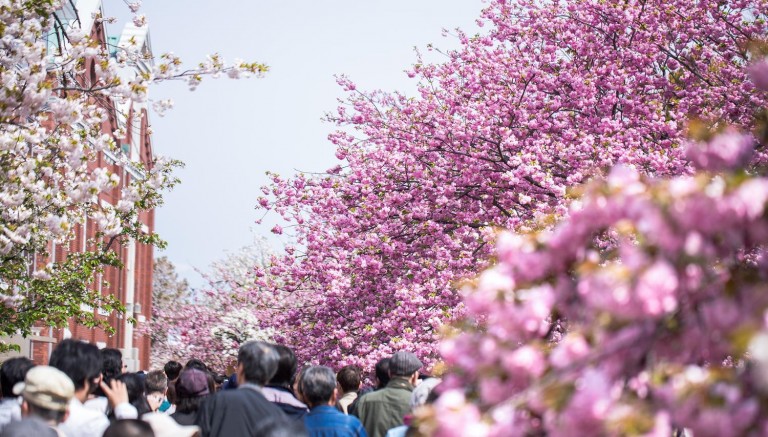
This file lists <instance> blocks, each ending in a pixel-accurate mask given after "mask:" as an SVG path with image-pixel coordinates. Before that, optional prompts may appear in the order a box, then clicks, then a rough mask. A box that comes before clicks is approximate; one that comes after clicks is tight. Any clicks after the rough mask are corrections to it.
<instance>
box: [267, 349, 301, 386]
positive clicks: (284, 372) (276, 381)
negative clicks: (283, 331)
mask: <svg viewBox="0 0 768 437" xmlns="http://www.w3.org/2000/svg"><path fill="white" fill-rule="evenodd" d="M272 347H273V348H274V349H275V351H277V354H278V355H279V356H280V359H279V360H278V362H277V372H275V376H273V377H272V379H270V380H269V385H276V386H280V387H286V388H287V387H290V385H291V378H293V375H294V374H295V373H296V366H297V363H296V355H295V354H294V353H293V350H292V349H291V348H289V347H288V346H285V345H282V344H273V345H272Z"/></svg>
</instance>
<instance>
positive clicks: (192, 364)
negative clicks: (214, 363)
mask: <svg viewBox="0 0 768 437" xmlns="http://www.w3.org/2000/svg"><path fill="white" fill-rule="evenodd" d="M184 368H185V369H197V370H202V371H203V372H207V371H208V366H206V365H205V363H204V362H203V361H202V360H198V359H197V358H192V359H191V360H189V361H187V364H186V365H185V366H184Z"/></svg>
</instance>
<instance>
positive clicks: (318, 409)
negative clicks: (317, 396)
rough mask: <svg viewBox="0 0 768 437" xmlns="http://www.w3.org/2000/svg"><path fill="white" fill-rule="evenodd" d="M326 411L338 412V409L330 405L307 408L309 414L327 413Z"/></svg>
mask: <svg viewBox="0 0 768 437" xmlns="http://www.w3.org/2000/svg"><path fill="white" fill-rule="evenodd" d="M328 412H336V413H338V412H339V410H337V409H336V407H332V406H330V405H318V406H316V407H312V409H311V410H309V414H312V413H315V414H322V413H328Z"/></svg>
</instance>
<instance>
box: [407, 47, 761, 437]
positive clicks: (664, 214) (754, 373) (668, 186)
mask: <svg viewBox="0 0 768 437" xmlns="http://www.w3.org/2000/svg"><path fill="white" fill-rule="evenodd" d="M764 53H765V54H768V51H766V52H764ZM765 74H768V63H766V62H765V58H763V59H761V60H759V61H758V62H755V64H754V66H753V67H752V76H753V78H754V79H753V80H754V82H755V83H756V84H760V86H761V87H762V88H763V91H762V93H763V94H765V93H768V84H765V83H760V82H759V80H758V78H759V77H764V75H765ZM757 113H758V120H762V121H760V122H758V123H756V129H755V130H754V131H753V132H749V131H746V130H745V131H739V130H737V129H736V128H732V127H724V126H719V127H715V128H714V131H709V130H707V129H702V128H700V127H699V128H696V129H692V133H693V134H694V139H692V140H690V141H687V145H686V148H687V150H688V157H689V158H690V160H691V161H692V162H693V163H694V164H695V166H696V167H697V168H698V169H699V170H698V171H697V172H695V173H693V174H686V175H681V176H675V177H668V178H658V177H652V176H644V175H642V174H641V173H640V172H639V171H637V169H635V168H632V167H630V166H626V165H620V166H617V167H615V168H614V169H613V170H612V171H611V172H610V174H609V175H608V177H607V179H605V180H604V181H595V182H593V183H590V184H588V185H587V186H586V188H584V196H583V197H582V198H581V199H580V200H578V201H576V202H574V203H572V204H571V207H570V211H569V214H568V216H567V218H565V219H564V220H562V221H561V222H560V223H558V224H557V225H555V226H554V227H552V226H551V225H550V223H549V222H546V221H544V222H541V223H539V225H538V226H532V230H531V231H530V232H523V233H504V234H503V235H502V236H501V237H500V238H499V241H498V249H497V254H498V263H497V264H496V265H494V266H493V267H492V268H489V269H487V270H485V271H484V272H483V273H482V274H481V275H480V276H479V277H478V278H477V279H476V280H473V281H469V282H467V283H466V284H465V286H464V287H463V291H462V294H463V295H464V303H465V305H466V315H465V318H464V319H463V320H462V321H461V322H460V323H458V324H457V325H455V331H454V332H453V333H452V334H449V338H448V339H447V340H446V341H444V342H443V344H442V346H441V352H442V356H443V357H444V358H445V359H446V361H447V362H448V364H449V365H450V366H453V371H454V377H453V378H452V380H451V381H450V382H449V386H451V387H452V389H450V390H448V391H447V392H446V393H445V394H444V395H443V396H442V397H441V399H440V400H438V402H437V404H436V406H435V408H434V409H432V410H428V411H423V412H422V414H423V416H422V425H421V426H422V427H423V429H422V431H423V432H425V433H427V434H429V435H438V436H460V435H470V434H471V435H476V436H489V435H492V436H531V435H541V436H545V435H546V436H572V435H590V436H620V435H621V436H623V435H638V436H639V435H645V436H659V437H662V436H664V437H667V436H670V435H671V432H672V429H683V428H686V429H688V430H689V431H690V432H692V433H693V435H694V436H696V437H710V436H725V437H736V436H760V435H765V434H766V432H768V420H767V419H766V418H767V417H768V414H766V413H767V412H766V399H768V294H766V278H768V264H767V263H766V260H767V259H768V258H766V247H768V214H767V213H766V211H768V178H766V177H765V176H764V175H763V173H764V172H762V171H760V172H756V171H755V170H754V169H752V170H745V168H746V167H745V166H746V165H747V164H748V163H749V162H750V159H751V158H752V154H753V153H754V150H755V149H754V148H755V146H759V147H758V150H759V149H760V148H762V147H765V144H766V143H768V135H767V133H768V123H766V120H768V118H766V115H767V114H768V111H764V110H763V111H757Z"/></svg>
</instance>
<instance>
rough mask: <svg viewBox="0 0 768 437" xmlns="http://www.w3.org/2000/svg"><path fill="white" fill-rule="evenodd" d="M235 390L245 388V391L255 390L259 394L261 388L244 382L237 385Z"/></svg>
mask: <svg viewBox="0 0 768 437" xmlns="http://www.w3.org/2000/svg"><path fill="white" fill-rule="evenodd" d="M237 388H238V389H241V388H247V389H250V390H256V391H257V392H259V393H261V386H260V385H257V384H254V383H252V382H244V383H242V384H239V385H238V386H237Z"/></svg>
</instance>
